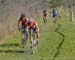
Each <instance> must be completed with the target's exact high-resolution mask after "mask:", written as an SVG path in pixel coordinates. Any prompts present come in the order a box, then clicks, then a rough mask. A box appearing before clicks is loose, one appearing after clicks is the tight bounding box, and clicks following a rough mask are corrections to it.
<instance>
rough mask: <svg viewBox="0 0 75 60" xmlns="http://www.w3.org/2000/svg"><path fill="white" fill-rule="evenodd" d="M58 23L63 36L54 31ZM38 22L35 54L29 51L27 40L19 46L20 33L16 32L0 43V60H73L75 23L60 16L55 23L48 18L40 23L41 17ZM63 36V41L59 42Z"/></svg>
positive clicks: (74, 53)
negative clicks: (37, 39) (37, 44)
mask: <svg viewBox="0 0 75 60" xmlns="http://www.w3.org/2000/svg"><path fill="white" fill-rule="evenodd" d="M58 23H59V24H60V28H59V29H58V31H59V32H60V33H62V34H63V35H64V36H65V37H63V36H62V35H61V34H60V33H58V32H57V31H55V30H56V29H57V28H58ZM38 24H39V27H40V43H39V47H38V51H37V52H36V53H35V54H30V53H29V52H30V48H29V46H30V43H29V40H28V41H27V44H26V47H25V48H21V33H18V34H17V35H14V36H13V37H12V38H10V39H9V40H5V41H4V43H3V44H1V45H0V60H52V59H55V60H75V25H74V24H72V23H70V22H69V19H68V18H67V17H66V18H63V17H61V18H60V19H59V20H58V21H57V23H56V24H54V23H53V22H52V20H51V19H50V18H49V19H48V23H47V24H46V25H45V24H43V23H42V18H38ZM63 38H64V41H63V43H61V42H62V39H63ZM60 43H61V45H60ZM15 44H16V45H19V46H16V45H15ZM57 47H59V48H58V49H57ZM23 51H25V52H24V53H23Z"/></svg>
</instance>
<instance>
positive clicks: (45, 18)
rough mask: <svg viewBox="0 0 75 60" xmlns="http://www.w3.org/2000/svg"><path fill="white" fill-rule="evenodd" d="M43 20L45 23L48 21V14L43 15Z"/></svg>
mask: <svg viewBox="0 0 75 60" xmlns="http://www.w3.org/2000/svg"><path fill="white" fill-rule="evenodd" d="M43 22H44V23H45V24H46V23H47V17H46V16H44V17H43Z"/></svg>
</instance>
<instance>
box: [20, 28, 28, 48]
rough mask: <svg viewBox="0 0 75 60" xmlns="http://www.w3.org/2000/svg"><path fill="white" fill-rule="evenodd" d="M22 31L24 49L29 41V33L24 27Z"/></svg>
mask: <svg viewBox="0 0 75 60" xmlns="http://www.w3.org/2000/svg"><path fill="white" fill-rule="evenodd" d="M20 30H21V31H22V47H23V48H24V46H25V45H26V41H27V39H28V31H27V29H26V28H24V27H22V28H21V29H20Z"/></svg>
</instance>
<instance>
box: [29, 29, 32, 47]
mask: <svg viewBox="0 0 75 60" xmlns="http://www.w3.org/2000/svg"><path fill="white" fill-rule="evenodd" d="M29 41H30V48H32V34H31V30H30V29H29Z"/></svg>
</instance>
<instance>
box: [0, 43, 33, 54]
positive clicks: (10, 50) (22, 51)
mask: <svg viewBox="0 0 75 60" xmlns="http://www.w3.org/2000/svg"><path fill="white" fill-rule="evenodd" d="M18 46H20V45H19V44H6V43H5V44H2V45H0V47H2V48H6V47H8V49H6V50H4V49H0V53H2V52H4V53H26V54H31V53H32V50H24V49H25V48H22V47H20V50H18V49H17V48H16V47H18ZM10 47H12V48H13V47H15V48H16V50H14V49H11V48H10ZM21 48H22V49H23V50H22V49H21Z"/></svg>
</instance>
